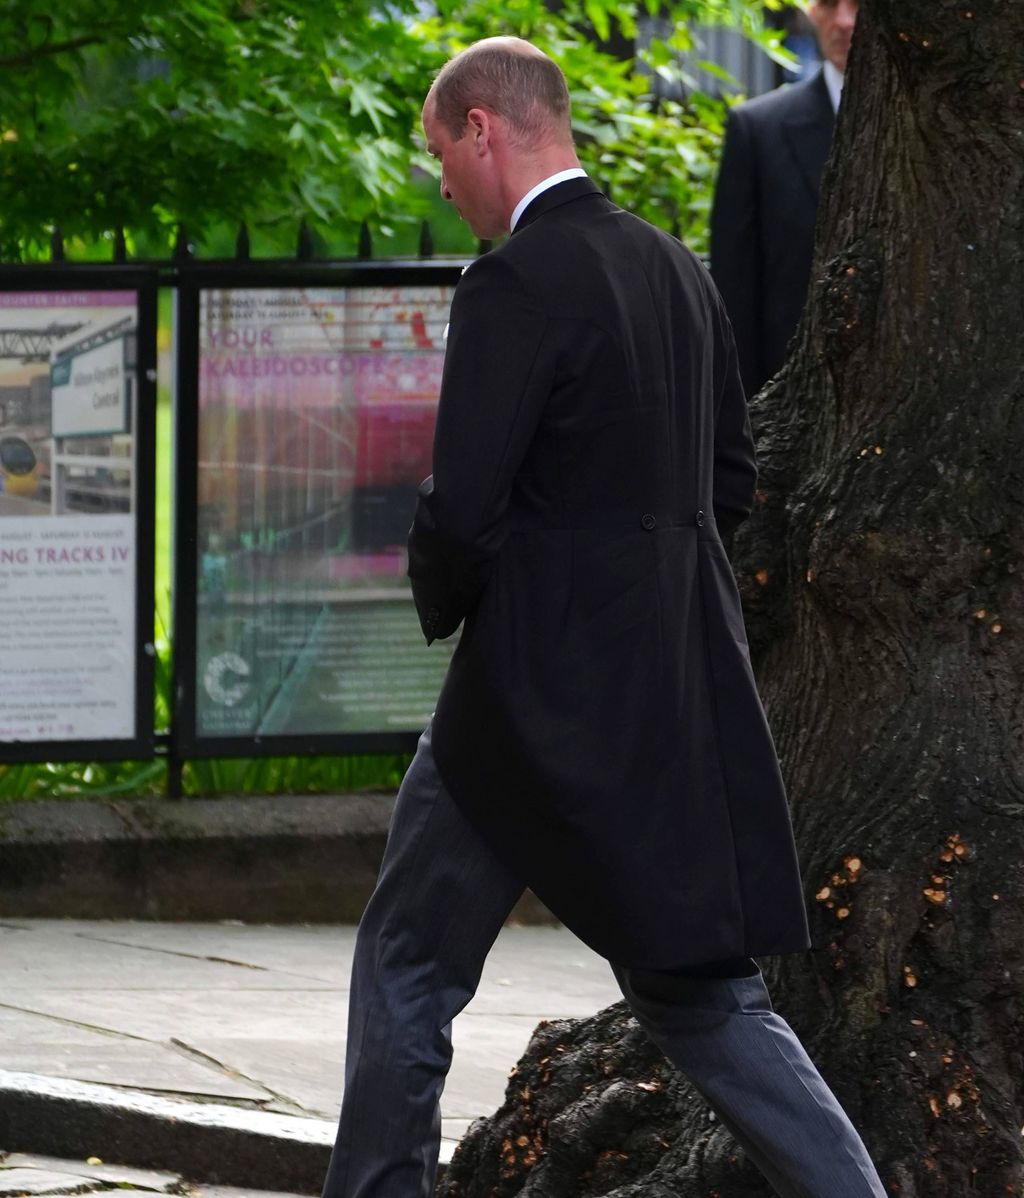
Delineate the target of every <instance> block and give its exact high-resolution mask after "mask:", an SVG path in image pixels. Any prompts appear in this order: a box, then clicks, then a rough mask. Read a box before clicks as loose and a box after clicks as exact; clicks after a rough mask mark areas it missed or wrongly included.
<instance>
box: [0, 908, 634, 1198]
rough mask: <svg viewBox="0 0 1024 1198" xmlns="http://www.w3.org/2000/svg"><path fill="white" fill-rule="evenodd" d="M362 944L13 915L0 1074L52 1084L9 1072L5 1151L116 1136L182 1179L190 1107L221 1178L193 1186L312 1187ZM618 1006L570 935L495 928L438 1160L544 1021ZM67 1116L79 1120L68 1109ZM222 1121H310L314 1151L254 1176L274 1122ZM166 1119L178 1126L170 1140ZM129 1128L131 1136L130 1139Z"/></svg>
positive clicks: (458, 1027) (301, 934) (490, 1100)
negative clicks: (357, 947) (70, 1093)
mask: <svg viewBox="0 0 1024 1198" xmlns="http://www.w3.org/2000/svg"><path fill="white" fill-rule="evenodd" d="M354 939H355V936H354V929H352V928H349V927H341V928H331V927H329V926H324V925H313V926H306V925H301V926H295V927H277V926H258V925H240V924H237V923H221V924H158V923H138V922H129V921H119V922H104V921H94V920H73V921H72V920H69V921H49V920H31V919H22V918H18V919H11V918H8V919H5V920H4V921H3V926H2V927H0V1065H3V1066H5V1067H6V1068H7V1069H8V1070H16V1071H19V1072H21V1073H22V1074H31V1075H34V1076H35V1077H36V1078H37V1079H39V1080H40V1082H41V1085H42V1090H41V1091H39V1087H38V1086H37V1087H36V1090H35V1091H33V1090H32V1086H30V1085H28V1084H27V1083H25V1082H24V1081H22V1083H20V1088H19V1086H18V1085H14V1084H8V1085H7V1088H6V1089H4V1085H5V1084H6V1083H3V1080H2V1079H3V1076H4V1075H3V1074H0V1147H6V1148H8V1149H11V1148H17V1149H19V1150H21V1149H23V1150H28V1149H31V1150H34V1151H45V1152H49V1153H51V1154H52V1153H56V1154H57V1155H59V1156H73V1155H76V1154H79V1153H81V1154H83V1155H85V1156H89V1155H98V1156H101V1157H103V1158H104V1159H106V1158H107V1157H108V1156H111V1155H112V1154H111V1152H110V1150H109V1148H107V1147H106V1146H105V1144H104V1142H103V1137H104V1136H105V1135H106V1134H107V1133H108V1132H110V1131H111V1130H112V1132H113V1134H114V1142H115V1144H119V1145H122V1148H121V1152H120V1159H123V1160H125V1161H127V1162H128V1163H131V1164H135V1165H141V1166H146V1167H153V1168H168V1169H177V1168H178V1166H179V1165H181V1166H182V1169H183V1170H184V1168H185V1166H187V1165H188V1160H189V1157H188V1155H187V1154H185V1155H182V1147H181V1132H180V1127H181V1125H182V1120H183V1117H182V1115H181V1113H180V1112H181V1105H182V1100H186V1099H187V1100H188V1101H187V1102H185V1105H186V1106H189V1107H190V1109H191V1108H195V1110H197V1111H205V1112H206V1115H205V1118H204V1119H201V1120H199V1121H198V1122H196V1121H195V1120H194V1119H192V1117H191V1116H189V1117H188V1118H187V1119H184V1124H185V1125H187V1126H189V1127H191V1128H192V1131H191V1132H190V1133H189V1134H190V1135H194V1136H196V1137H198V1138H199V1141H200V1142H201V1152H202V1153H204V1154H207V1155H206V1156H203V1158H202V1159H204V1160H205V1159H209V1160H210V1161H211V1165H215V1166H216V1168H219V1169H221V1172H219V1173H218V1172H217V1171H216V1169H213V1170H212V1171H209V1170H208V1171H205V1172H203V1171H201V1170H197V1169H195V1168H193V1169H192V1175H193V1176H199V1177H200V1179H201V1180H202V1181H203V1182H205V1184H207V1185H229V1184H234V1185H238V1184H242V1185H246V1184H258V1185H268V1186H273V1187H274V1188H276V1189H278V1190H280V1191H286V1190H305V1189H307V1188H310V1187H312V1190H311V1192H315V1189H316V1186H317V1185H318V1184H319V1178H317V1177H316V1173H317V1169H322V1168H325V1167H326V1159H327V1154H328V1152H329V1147H330V1144H331V1142H332V1141H333V1136H334V1128H335V1123H336V1120H337V1113H338V1108H339V1105H340V1100H341V1089H342V1082H343V1072H344V1055H345V1045H344V1034H345V1023H346V1018H347V1005H348V974H349V970H350V967H351V957H352V950H353V946H354ZM618 997H619V994H618V990H617V988H616V986H615V983H614V979H613V977H612V974H611V971H610V970H609V968H608V966H607V963H606V962H604V961H603V960H601V959H600V958H598V957H597V956H595V955H594V954H593V953H591V952H590V951H589V950H588V949H587V948H586V947H585V946H584V945H582V944H581V943H580V942H579V941H578V940H576V939H575V937H573V936H572V935H571V933H569V932H568V931H566V930H565V929H562V928H553V927H543V926H526V927H515V926H512V927H507V928H505V929H503V931H502V933H501V934H500V936H499V938H498V942H497V944H496V946H495V948H494V950H493V951H492V953H491V955H490V958H489V959H488V962H487V965H486V967H485V970H484V974H483V978H482V980H481V984H480V988H479V991H478V993H477V996H476V997H475V998H474V1000H473V1001H472V1002H471V1003H470V1004H469V1006H468V1007H467V1008H466V1010H465V1011H464V1012H463V1013H462V1014H461V1015H460V1016H459V1017H458V1018H457V1019H456V1021H455V1024H454V1028H453V1039H454V1042H455V1061H454V1065H453V1067H452V1070H451V1073H450V1074H449V1078H448V1082H447V1085H446V1087H445V1091H444V1094H443V1096H442V1135H443V1136H444V1139H445V1142H446V1147H445V1152H446V1153H450V1151H451V1149H452V1147H453V1145H454V1142H455V1141H456V1140H457V1139H458V1138H460V1137H461V1136H462V1135H463V1134H464V1133H465V1130H466V1128H467V1127H468V1125H469V1123H470V1122H471V1121H472V1120H473V1119H475V1118H478V1117H480V1116H481V1115H486V1114H489V1113H490V1112H491V1111H493V1110H494V1109H495V1108H496V1107H497V1106H498V1105H499V1104H500V1103H501V1101H502V1098H503V1096H504V1092H505V1087H506V1084H507V1080H508V1073H509V1070H510V1069H511V1068H512V1066H513V1065H514V1064H515V1062H516V1061H517V1059H518V1058H519V1056H520V1055H521V1053H522V1051H523V1049H524V1048H525V1047H526V1044H527V1042H528V1040H529V1038H530V1035H531V1034H532V1032H533V1030H534V1028H535V1026H536V1024H537V1022H538V1021H539V1020H540V1019H557V1018H563V1017H567V1016H584V1015H589V1014H592V1013H593V1012H595V1011H597V1010H599V1009H601V1008H602V1007H605V1006H607V1005H608V1004H609V1003H611V1002H615V1001H617V1000H618ZM7 1076H8V1082H9V1079H10V1075H7ZM87 1083H88V1084H87ZM96 1083H102V1084H96ZM51 1085H56V1086H60V1085H64V1086H75V1085H77V1086H79V1087H82V1086H84V1087H85V1089H84V1091H83V1090H82V1089H81V1088H80V1089H79V1090H77V1091H76V1092H75V1093H76V1097H75V1098H74V1099H73V1100H72V1099H70V1098H68V1097H67V1095H66V1094H63V1093H62V1092H59V1091H58V1092H51V1091H47V1086H51ZM37 1091H38V1092H37ZM85 1091H88V1094H87V1095H86V1096H85V1097H83V1094H84V1093H85ZM161 1094H163V1095H165V1096H166V1097H165V1098H164V1099H160V1098H159V1095H161ZM104 1096H105V1099H106V1100H107V1101H106V1102H105V1101H103V1099H104ZM136 1099H139V1100H144V1101H145V1102H157V1101H164V1102H172V1104H173V1105H172V1106H171V1107H163V1108H160V1111H161V1112H162V1113H160V1114H154V1111H153V1108H150V1107H144V1108H143V1111H142V1113H140V1112H139V1111H138V1110H135V1109H134V1108H132V1107H131V1106H130V1103H131V1102H132V1101H134V1100H136ZM122 1101H127V1102H129V1108H128V1109H127V1112H126V1111H125V1110H124V1109H122V1108H121V1107H119V1106H118V1105H117V1103H118V1102H122ZM33 1104H35V1105H33ZM111 1104H113V1105H111ZM225 1104H230V1105H225ZM65 1109H67V1110H70V1111H71V1112H72V1115H71V1116H67V1115H66V1114H65V1113H59V1112H65ZM215 1111H222V1112H223V1111H227V1112H234V1113H235V1114H234V1116H232V1117H236V1116H237V1117H241V1116H245V1117H261V1118H271V1119H273V1118H283V1119H285V1120H286V1121H287V1120H289V1119H291V1120H292V1122H291V1123H290V1124H289V1123H286V1126H292V1127H295V1126H297V1125H298V1124H301V1125H302V1126H303V1127H305V1128H306V1130H307V1131H308V1132H310V1134H311V1135H312V1136H313V1140H312V1142H311V1144H300V1147H299V1148H298V1149H296V1150H294V1151H293V1148H292V1147H291V1146H289V1142H288V1141H287V1137H286V1140H285V1142H284V1143H283V1144H282V1143H278V1144H277V1146H276V1147H275V1149H274V1151H273V1152H263V1151H262V1150H261V1151H260V1152H259V1153H258V1155H259V1156H260V1159H261V1160H262V1161H263V1167H264V1171H263V1172H256V1171H253V1170H252V1168H251V1159H249V1158H250V1157H251V1144H250V1143H249V1141H248V1140H247V1139H246V1136H255V1137H256V1138H257V1140H258V1141H259V1142H260V1143H263V1144H264V1146H265V1145H266V1142H267V1135H268V1134H269V1133H268V1132H267V1130H266V1125H261V1126H262V1127H263V1130H260V1131H253V1129H252V1128H249V1129H248V1130H247V1131H246V1133H245V1136H241V1138H239V1136H240V1134H241V1133H237V1129H235V1131H234V1132H232V1131H231V1127H230V1126H228V1127H226V1128H225V1127H222V1126H221V1125H220V1124H219V1123H218V1121H217V1118H214V1117H213V1116H214V1113H215ZM54 1112H58V1114H55V1113H54ZM15 1119H16V1122H12V1120H15ZM211 1120H212V1122H211ZM168 1121H173V1122H174V1123H175V1124H177V1125H178V1131H177V1132H174V1134H171V1135H170V1139H169V1140H167V1137H166V1136H165V1134H164V1133H165V1131H166V1127H165V1124H167V1123H168ZM140 1122H141V1123H145V1124H146V1127H147V1128H148V1130H146V1132H145V1134H143V1132H142V1131H140V1130H139V1127H138V1126H136V1125H139V1124H140ZM126 1127H127V1128H129V1129H130V1128H134V1129H135V1130H134V1131H133V1132H132V1134H131V1135H128V1134H127V1132H125V1130H124V1129H125V1128H126ZM74 1128H77V1129H78V1132H77V1133H76V1134H77V1135H78V1138H77V1139H75V1138H74V1137H71V1133H70V1130H69V1129H74ZM161 1128H164V1130H160V1129H161ZM210 1128H212V1129H213V1131H210V1132H209V1136H213V1138H216V1136H217V1135H221V1134H223V1135H226V1136H227V1137H228V1138H227V1140H225V1141H223V1143H221V1146H220V1147H219V1148H218V1150H217V1152H216V1153H212V1154H210V1149H209V1145H208V1144H207V1143H206V1139H207V1138H209V1137H208V1135H207V1132H208V1130H209V1129H210ZM312 1129H315V1132H314V1131H313V1130H312ZM7 1132H10V1133H12V1134H13V1133H15V1132H16V1133H17V1137H20V1138H15V1139H13V1140H12V1139H11V1138H10V1135H8V1134H5V1133H7ZM229 1133H230V1134H229ZM236 1133H237V1134H236ZM47 1136H49V1137H50V1139H47V1138H46V1137H47ZM132 1136H134V1137H135V1138H134V1139H133V1138H132ZM232 1136H234V1138H232ZM25 1137H28V1139H26V1138H25ZM53 1137H56V1139H54V1138H53ZM69 1137H71V1138H69ZM271 1138H272V1136H271ZM29 1140H30V1141H31V1142H29ZM165 1140H167V1143H166V1144H165V1143H164V1142H165ZM300 1141H301V1137H300ZM296 1143H299V1141H296ZM161 1144H164V1147H165V1148H167V1151H168V1152H170V1153H171V1155H170V1156H167V1155H166V1154H164V1155H161V1153H163V1151H164V1150H163V1148H161V1147H160V1145H161ZM158 1149H159V1150H160V1151H157V1150H158ZM147 1153H148V1154H150V1155H147ZM174 1153H178V1154H179V1155H177V1156H175V1155H174ZM246 1153H249V1157H246V1156H245V1154H246ZM311 1153H312V1156H311V1155H310V1154H311ZM317 1154H319V1155H317ZM314 1178H316V1180H314Z"/></svg>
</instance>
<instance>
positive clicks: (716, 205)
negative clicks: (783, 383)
mask: <svg viewBox="0 0 1024 1198" xmlns="http://www.w3.org/2000/svg"><path fill="white" fill-rule="evenodd" d="M759 203H760V197H759V196H758V187H757V172H756V162H755V150H754V146H753V137H752V135H751V129H750V120H749V119H748V118H747V116H746V114H745V113H744V112H743V111H742V109H733V111H732V112H731V113H730V114H729V119H728V122H727V124H726V128H725V143H724V145H723V147H722V161H721V165H720V167H719V172H718V182H717V184H716V186H715V197H714V202H713V204H712V207H711V277H712V278H713V279H714V280H715V285H716V286H717V287H718V290H719V292H720V293H721V296H722V299H723V300H725V307H726V311H727V312H728V313H729V319H730V320H731V321H732V326H733V332H734V334H735V337H736V348H737V352H738V354H739V364H740V377H741V378H742V379H743V385H744V387H745V388H746V391H747V394H748V395H753V394H754V392H756V391H758V390H759V389H760V387H761V384H762V382H763V381H764V374H763V371H762V351H761V325H760V311H761V281H760V259H761V255H760V243H759V231H758V207H759Z"/></svg>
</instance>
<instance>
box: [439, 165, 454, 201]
mask: <svg viewBox="0 0 1024 1198" xmlns="http://www.w3.org/2000/svg"><path fill="white" fill-rule="evenodd" d="M451 198H452V193H451V192H450V191H449V190H448V180H447V179H446V178H445V177H444V171H442V172H441V199H442V200H450V199H451Z"/></svg>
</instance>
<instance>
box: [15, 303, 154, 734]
mask: <svg viewBox="0 0 1024 1198" xmlns="http://www.w3.org/2000/svg"><path fill="white" fill-rule="evenodd" d="M137 330H138V295H137V293H136V292H134V291H70V292H54V291H51V292H46V291H22V292H2V293H0V741H8V742H10V741H76V740H81V741H97V740H122V739H131V738H133V737H134V736H135V733H136V727H135V685H136V659H135V655H136V648H135V595H136V561H135V559H136V544H135V507H136V505H135V502H134V498H133V497H134V488H135V474H134V459H135V446H134V441H133V427H134V420H133V411H134V407H135V405H136V404H137V381H136V377H135V375H136V336H137Z"/></svg>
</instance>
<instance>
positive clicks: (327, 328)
mask: <svg viewBox="0 0 1024 1198" xmlns="http://www.w3.org/2000/svg"><path fill="white" fill-rule="evenodd" d="M451 295H452V288H451V287H447V286H445V287H441V286H412V287H351V288H338V289H328V288H316V289H299V288H293V289H287V290H280V289H230V290H221V289H216V290H214V289H206V290H204V291H202V292H201V293H200V336H199V351H200V352H199V439H198V496H197V497H198V544H197V561H196V566H197V578H198V614H197V627H196V734H197V736H199V737H237V736H245V737H250V736H271V735H273V736H288V735H296V736H300V735H309V734H332V733H357V732H418V731H420V730H421V729H422V728H423V727H424V725H425V723H426V721H427V719H428V718H429V716H430V713H431V711H432V710H433V707H434V703H435V700H436V698H437V694H438V691H439V689H440V685H441V682H442V680H443V677H444V673H445V670H446V668H447V665H448V661H449V658H450V655H451V651H452V647H453V646H452V645H447V646H445V645H434V646H432V647H431V648H430V649H427V647H426V645H425V644H424V642H423V638H422V635H421V633H420V630H419V623H418V620H417V618H416V613H415V609H414V607H413V603H412V597H411V593H410V590H409V585H408V581H407V579H406V550H405V544H406V537H407V534H408V529H409V524H410V523H411V520H412V514H413V507H414V504H415V498H416V489H417V487H418V485H419V483H420V482H421V481H422V480H423V479H424V478H425V477H426V476H427V475H428V474H429V473H430V468H431V465H430V463H431V446H432V442H433V432H434V421H435V416H436V408H437V400H438V395H439V393H440V384H441V367H442V361H443V350H444V346H443V332H444V329H445V326H446V324H447V321H448V310H449V307H450V304H451Z"/></svg>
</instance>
